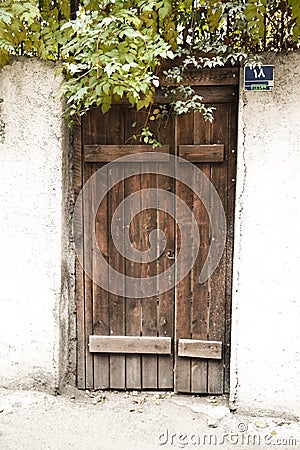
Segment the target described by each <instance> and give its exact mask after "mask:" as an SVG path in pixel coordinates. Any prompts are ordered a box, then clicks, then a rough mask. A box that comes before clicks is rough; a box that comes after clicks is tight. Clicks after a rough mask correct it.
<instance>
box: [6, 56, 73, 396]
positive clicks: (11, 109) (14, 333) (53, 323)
mask: <svg viewBox="0 0 300 450" xmlns="http://www.w3.org/2000/svg"><path fill="white" fill-rule="evenodd" d="M54 72H55V64H53V63H45V62H41V61H38V60H29V59H25V58H24V59H23V58H18V59H16V60H15V61H13V63H12V64H10V65H8V66H6V67H4V68H3V69H1V71H0V98H2V99H3V101H2V103H1V104H0V108H1V109H0V123H2V124H4V127H2V128H3V130H2V133H1V137H0V184H1V189H0V211H1V220H0V249H1V252H0V267H1V271H0V286H1V293H0V305H1V314H0V361H1V364H0V383H1V384H2V385H5V386H11V385H12V386H22V387H24V386H29V387H31V386H41V387H44V386H47V387H49V388H55V387H56V386H57V385H58V383H59V378H62V377H63V374H62V373H61V372H62V371H65V370H66V367H67V366H68V351H67V349H66V348H64V347H63V346H62V345H61V344H62V341H63V340H64V339H65V338H66V335H67V334H70V322H69V308H70V306H69V297H70V292H72V283H71V282H70V281H69V279H68V277H69V273H70V270H67V269H66V267H67V268H68V267H69V268H70V267H71V265H72V261H71V259H70V252H69V251H68V250H69V247H68V245H69V244H68V236H69V231H68V230H69V226H70V225H69V217H68V214H69V213H68V211H69V209H68V204H69V203H70V201H71V200H70V201H69V198H70V194H69V186H70V183H69V179H68V176H69V175H68V174H69V171H70V167H69V155H68V153H69V137H68V130H67V127H66V125H65V123H64V120H63V119H62V111H63V105H62V103H61V102H59V101H54V99H53V94H54V92H55V91H56V90H57V88H58V86H59V83H60V81H61V80H60V79H59V78H56V79H55V78H54ZM67 291H68V292H67ZM66 342H68V340H67V339H66Z"/></svg>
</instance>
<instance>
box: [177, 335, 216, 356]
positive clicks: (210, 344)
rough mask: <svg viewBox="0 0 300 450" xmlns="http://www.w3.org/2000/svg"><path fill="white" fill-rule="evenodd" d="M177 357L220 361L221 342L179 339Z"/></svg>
mask: <svg viewBox="0 0 300 450" xmlns="http://www.w3.org/2000/svg"><path fill="white" fill-rule="evenodd" d="M178 356H188V357H191V358H210V359H221V358H222V342H220V341H202V340H198V339H179V341H178Z"/></svg>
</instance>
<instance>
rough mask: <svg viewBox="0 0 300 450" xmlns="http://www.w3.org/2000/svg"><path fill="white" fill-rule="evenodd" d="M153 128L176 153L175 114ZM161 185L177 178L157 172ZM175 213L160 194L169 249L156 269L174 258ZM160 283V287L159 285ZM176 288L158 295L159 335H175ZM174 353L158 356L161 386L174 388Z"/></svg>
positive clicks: (162, 226) (168, 185)
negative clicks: (173, 216)
mask: <svg viewBox="0 0 300 450" xmlns="http://www.w3.org/2000/svg"><path fill="white" fill-rule="evenodd" d="M152 127H153V132H154V134H155V136H157V138H158V140H159V142H162V143H164V144H166V143H168V144H169V145H170V153H171V154H174V153H175V133H174V116H173V115H172V116H171V117H169V119H168V121H167V122H166V123H164V122H161V121H156V122H155V123H154V124H153V125H152ZM163 169H164V164H158V173H160V172H161V171H162V170H163ZM157 187H158V189H162V190H165V191H166V192H174V190H175V182H174V179H173V178H171V177H167V176H163V175H158V177H157ZM174 213H175V204H174V201H173V200H172V199H171V198H170V197H169V196H167V195H159V197H158V211H157V221H158V222H157V225H158V228H159V230H161V231H162V232H163V233H164V234H165V236H166V239H167V243H166V249H165V251H164V252H163V253H162V255H161V256H160V257H159V258H158V259H157V266H156V271H157V273H165V272H166V270H168V269H169V268H170V267H171V266H172V265H173V264H174V262H175V259H174V257H175V226H174V219H173V218H172V214H173V215H174ZM159 287H160V286H159V284H158V288H159ZM174 294H175V292H174V289H170V290H169V291H167V292H163V293H161V294H160V295H159V296H158V298H157V332H158V336H163V337H166V336H169V337H172V338H173V337H174V313H175V308H174V300H175V298H174ZM172 350H173V351H172V355H159V356H158V388H159V389H173V386H174V372H173V368H174V349H172Z"/></svg>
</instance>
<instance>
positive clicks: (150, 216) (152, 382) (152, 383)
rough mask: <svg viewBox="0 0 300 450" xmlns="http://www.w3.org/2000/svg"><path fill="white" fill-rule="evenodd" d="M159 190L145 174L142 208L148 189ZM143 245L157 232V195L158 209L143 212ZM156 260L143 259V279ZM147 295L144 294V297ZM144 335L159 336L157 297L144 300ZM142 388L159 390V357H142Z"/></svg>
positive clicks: (144, 248)
mask: <svg viewBox="0 0 300 450" xmlns="http://www.w3.org/2000/svg"><path fill="white" fill-rule="evenodd" d="M150 188H154V189H156V188H157V176H156V174H146V173H145V174H143V175H142V176H141V189H143V190H144V191H142V193H141V208H145V207H146V205H147V199H149V193H148V192H147V191H146V189H150ZM141 228H142V243H141V251H142V252H145V251H147V250H148V249H149V248H150V241H149V235H150V233H151V232H155V230H157V195H156V208H155V209H153V208H151V209H145V210H143V211H142V212H141ZM156 264H157V262H156V260H154V261H152V262H146V260H145V258H143V263H142V270H141V277H142V280H143V278H151V277H154V276H155V275H156V273H157V270H156ZM145 294H147V293H146V292H142V295H145ZM142 335H143V336H157V296H153V297H144V298H143V299H142ZM142 387H143V388H144V389H157V356H152V355H151V356H150V355H146V356H142Z"/></svg>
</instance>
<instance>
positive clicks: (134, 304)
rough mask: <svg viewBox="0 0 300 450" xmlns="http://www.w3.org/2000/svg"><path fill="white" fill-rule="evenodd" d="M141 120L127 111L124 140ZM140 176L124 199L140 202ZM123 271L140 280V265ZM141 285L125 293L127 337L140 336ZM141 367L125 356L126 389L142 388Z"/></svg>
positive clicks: (133, 228)
mask: <svg viewBox="0 0 300 450" xmlns="http://www.w3.org/2000/svg"><path fill="white" fill-rule="evenodd" d="M142 120H143V114H142V113H137V112H135V111H128V112H127V114H126V121H125V140H127V139H129V138H130V137H131V134H132V129H131V124H132V122H137V127H139V126H141V122H142ZM128 167H129V165H128V164H125V165H124V173H125V176H126V173H127V172H126V171H127V170H128ZM140 190H141V175H135V176H133V177H129V178H127V179H126V180H125V197H127V196H128V195H130V194H133V193H135V192H139V194H136V195H137V197H136V202H138V203H139V205H140V202H141V195H140ZM128 213H129V214H130V215H131V216H133V211H130V210H128ZM140 219H141V215H140V214H137V215H136V216H135V217H133V219H132V221H131V224H130V227H129V236H130V240H131V242H132V245H133V247H135V248H136V249H137V250H141V241H142V230H141V220H140ZM125 271H126V275H127V276H128V277H133V278H140V277H141V264H139V263H138V262H134V261H131V260H129V259H128V258H127V259H126V263H125ZM140 298H141V284H140V283H137V284H136V291H135V297H134V298H130V294H127V293H126V304H125V310H126V311H125V317H126V318H125V324H126V328H125V331H126V335H127V336H140V335H141V332H142V331H141V318H142V316H141V313H142V310H141V299H140ZM141 369H142V367H141V356H140V355H127V356H126V388H128V389H141V388H142V370H141Z"/></svg>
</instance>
